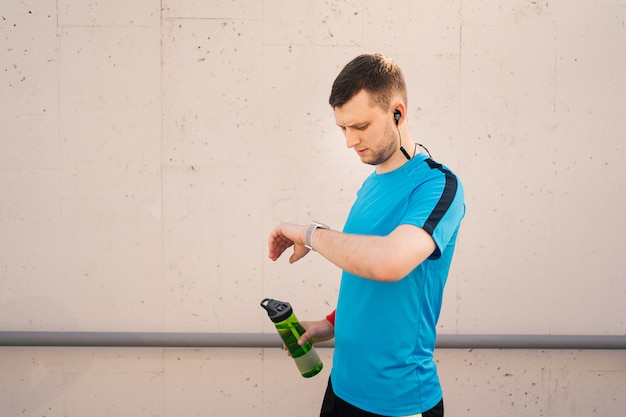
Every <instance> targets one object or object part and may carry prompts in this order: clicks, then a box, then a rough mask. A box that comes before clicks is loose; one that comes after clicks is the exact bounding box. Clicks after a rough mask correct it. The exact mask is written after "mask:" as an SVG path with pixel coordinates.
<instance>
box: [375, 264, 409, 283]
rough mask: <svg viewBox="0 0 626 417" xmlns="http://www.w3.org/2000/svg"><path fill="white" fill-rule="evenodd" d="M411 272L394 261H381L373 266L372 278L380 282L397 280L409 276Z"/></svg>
mask: <svg viewBox="0 0 626 417" xmlns="http://www.w3.org/2000/svg"><path fill="white" fill-rule="evenodd" d="M409 272H410V271H405V270H404V269H403V268H400V267H398V266H396V265H394V264H393V263H392V262H380V263H378V264H377V265H376V266H375V267H374V268H372V274H371V275H372V276H371V279H373V280H374V281H380V282H397V281H400V280H401V279H402V278H404V277H405V276H407V275H408V274H409Z"/></svg>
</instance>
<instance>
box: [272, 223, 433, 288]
mask: <svg viewBox="0 0 626 417" xmlns="http://www.w3.org/2000/svg"><path fill="white" fill-rule="evenodd" d="M305 231H306V226H299V225H294V224H286V223H283V224H280V225H279V226H278V227H277V228H276V229H274V231H272V233H271V234H270V240H269V257H270V259H272V260H274V261H275V260H276V259H278V258H279V257H280V255H281V254H282V253H283V252H284V251H285V250H287V249H288V248H289V247H291V246H293V247H294V250H293V253H292V255H291V256H290V258H289V262H291V263H293V262H296V261H298V260H299V259H301V258H302V257H304V256H305V255H306V254H307V253H308V252H309V250H308V249H307V248H306V247H305V246H304V234H305ZM311 244H312V246H313V247H314V248H315V250H316V251H317V252H319V254H320V255H322V256H323V257H324V258H326V259H328V260H329V261H330V262H332V263H333V264H335V265H336V266H338V267H339V268H341V269H343V270H344V271H347V272H350V273H351V274H354V275H357V276H360V277H363V278H368V279H372V280H375V281H388V282H391V281H397V280H400V279H402V278H404V277H405V276H406V275H408V274H409V272H411V271H412V270H413V269H414V268H415V267H417V266H418V265H419V264H420V263H422V262H423V261H424V260H425V259H426V258H428V256H430V255H431V254H432V253H433V251H434V250H435V242H434V241H433V239H432V237H431V236H430V235H429V234H428V233H426V231H424V230H423V229H421V228H419V227H417V226H412V225H400V226H398V227H397V228H396V229H395V230H394V231H393V232H391V233H390V234H389V235H387V236H366V235H354V234H348V233H341V232H338V231H335V230H326V229H317V230H315V232H314V233H313V237H312V241H311Z"/></svg>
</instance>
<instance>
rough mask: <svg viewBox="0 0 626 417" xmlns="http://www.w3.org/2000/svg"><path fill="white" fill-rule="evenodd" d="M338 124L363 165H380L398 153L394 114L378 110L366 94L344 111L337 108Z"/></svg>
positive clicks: (349, 146) (363, 91)
mask: <svg viewBox="0 0 626 417" xmlns="http://www.w3.org/2000/svg"><path fill="white" fill-rule="evenodd" d="M334 113H335V122H336V123H337V126H339V127H340V128H341V130H342V131H343V134H344V136H345V138H346V146H347V147H348V148H353V149H354V150H355V151H356V153H357V155H359V157H360V158H361V161H362V162H363V163H366V164H370V165H381V164H384V163H385V162H387V161H388V160H389V158H390V157H391V156H392V155H393V154H394V153H395V152H396V151H397V150H398V149H399V142H398V136H397V134H396V132H395V129H396V127H395V122H394V119H393V115H392V113H391V112H385V111H383V110H382V109H381V108H380V107H378V106H377V105H376V104H375V103H374V102H373V101H372V100H371V98H370V94H369V93H368V92H366V91H365V90H361V91H359V92H358V93H357V94H355V95H354V96H353V97H352V98H351V99H350V100H349V101H348V102H346V103H345V104H344V105H343V106H341V107H335V109H334Z"/></svg>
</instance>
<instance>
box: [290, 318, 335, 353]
mask: <svg viewBox="0 0 626 417" xmlns="http://www.w3.org/2000/svg"><path fill="white" fill-rule="evenodd" d="M301 324H302V327H304V328H305V329H306V332H304V334H303V335H302V336H300V339H298V344H299V345H300V346H302V345H303V344H305V343H306V342H307V341H308V340H311V342H313V343H319V342H325V341H327V340H330V339H332V338H333V337H335V328H334V327H333V325H332V324H330V322H329V321H328V320H326V319H324V320H319V321H303V322H301Z"/></svg>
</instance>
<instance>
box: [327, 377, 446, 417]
mask: <svg viewBox="0 0 626 417" xmlns="http://www.w3.org/2000/svg"><path fill="white" fill-rule="evenodd" d="M320 417H386V416H381V415H380V414H374V413H369V412H367V411H364V410H361V409H360V408H358V407H355V406H353V405H352V404H349V403H347V402H345V401H344V400H342V399H341V398H339V397H337V396H336V395H335V392H334V391H333V385H332V383H331V382H330V378H329V379H328V387H327V388H326V394H324V401H323V402H322V410H321V411H320ZM422 417H443V399H441V401H439V403H438V404H437V405H436V406H434V407H433V408H431V409H430V410H428V411H425V412H423V413H422Z"/></svg>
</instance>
